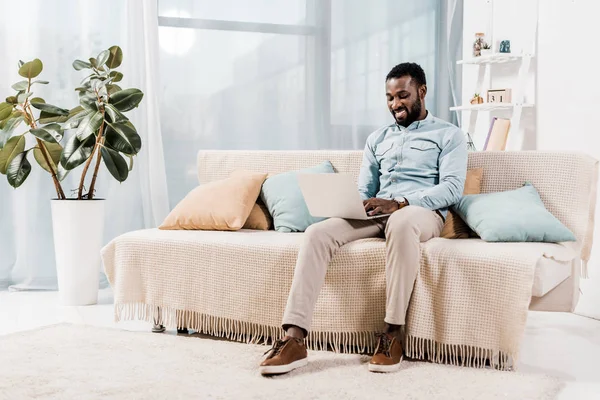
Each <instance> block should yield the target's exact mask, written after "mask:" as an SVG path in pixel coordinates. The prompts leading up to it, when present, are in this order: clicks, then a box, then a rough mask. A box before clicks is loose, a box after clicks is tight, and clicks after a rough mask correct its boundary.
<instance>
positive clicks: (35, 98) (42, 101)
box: [29, 97, 46, 104]
mask: <svg viewBox="0 0 600 400" xmlns="http://www.w3.org/2000/svg"><path fill="white" fill-rule="evenodd" d="M29 102H30V103H32V104H33V103H45V102H46V100H44V99H42V98H41V97H34V98H33V99H31V100H29Z"/></svg>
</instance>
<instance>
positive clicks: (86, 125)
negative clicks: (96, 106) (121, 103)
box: [75, 111, 104, 140]
mask: <svg viewBox="0 0 600 400" xmlns="http://www.w3.org/2000/svg"><path fill="white" fill-rule="evenodd" d="M103 120H104V117H103V115H102V113H101V112H100V111H95V112H91V113H89V114H88V115H87V116H86V117H85V118H83V119H82V120H81V122H80V123H79V127H78V128H77V131H76V132H75V135H77V138H78V139H79V140H85V139H87V138H88V136H90V135H92V134H95V133H96V132H97V131H98V129H99V128H100V125H102V121H103Z"/></svg>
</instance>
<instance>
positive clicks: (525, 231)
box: [455, 183, 575, 242]
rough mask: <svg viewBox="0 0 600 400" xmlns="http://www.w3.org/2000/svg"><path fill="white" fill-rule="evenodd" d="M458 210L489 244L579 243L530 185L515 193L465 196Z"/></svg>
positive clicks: (526, 184)
mask: <svg viewBox="0 0 600 400" xmlns="http://www.w3.org/2000/svg"><path fill="white" fill-rule="evenodd" d="M455 209H456V211H457V212H458V214H459V215H460V217H461V218H462V219H463V220H464V221H465V222H466V223H467V224H468V225H469V227H471V229H473V230H474V231H475V232H476V233H477V234H478V235H479V237H481V238H482V239H483V240H485V241H487V242H567V241H575V236H574V235H573V233H572V232H571V231H570V230H569V229H568V228H567V227H565V226H564V225H563V224H562V223H561V222H560V221H559V220H558V219H557V218H556V217H555V216H553V215H552V214H551V213H550V212H549V211H548V210H547V209H546V207H545V206H544V203H543V202H542V200H541V198H540V195H539V194H538V192H537V190H536V189H535V187H533V185H531V184H530V183H525V185H524V186H523V187H521V188H519V189H515V190H508V191H504V192H497V193H488V194H476V195H469V196H464V197H463V198H462V199H461V200H460V201H459V202H458V204H457V205H456V206H455Z"/></svg>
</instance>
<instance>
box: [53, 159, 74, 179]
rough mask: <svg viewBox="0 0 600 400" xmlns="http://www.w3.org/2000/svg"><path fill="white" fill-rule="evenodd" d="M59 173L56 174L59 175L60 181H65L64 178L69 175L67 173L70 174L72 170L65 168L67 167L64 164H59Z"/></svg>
mask: <svg viewBox="0 0 600 400" xmlns="http://www.w3.org/2000/svg"><path fill="white" fill-rule="evenodd" d="M57 168H58V173H57V174H56V176H57V177H58V180H59V181H61V182H62V181H63V179H65V178H66V177H67V175H69V172H71V170H69V169H65V167H63V166H62V164H60V163H59V164H58V167H57Z"/></svg>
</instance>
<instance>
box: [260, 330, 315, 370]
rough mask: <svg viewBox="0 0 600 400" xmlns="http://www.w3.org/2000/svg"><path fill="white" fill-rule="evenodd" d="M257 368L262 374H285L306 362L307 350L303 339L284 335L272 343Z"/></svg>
mask: <svg viewBox="0 0 600 400" xmlns="http://www.w3.org/2000/svg"><path fill="white" fill-rule="evenodd" d="M267 353H269V355H268V356H267V358H266V359H265V361H263V362H262V363H261V364H260V367H259V368H258V370H259V371H260V373H261V374H262V375H276V374H285V373H288V372H290V371H292V370H294V369H296V368H299V367H304V366H305V365H306V364H308V358H307V357H308V352H307V351H306V345H305V344H304V340H301V339H296V338H293V337H291V336H286V337H284V338H283V339H281V340H277V341H276V342H275V343H273V347H272V348H271V349H270V350H268V351H267V352H266V353H265V354H267Z"/></svg>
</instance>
